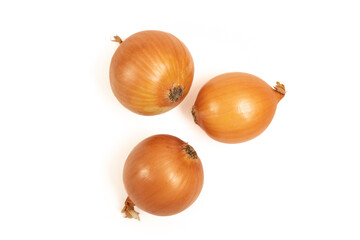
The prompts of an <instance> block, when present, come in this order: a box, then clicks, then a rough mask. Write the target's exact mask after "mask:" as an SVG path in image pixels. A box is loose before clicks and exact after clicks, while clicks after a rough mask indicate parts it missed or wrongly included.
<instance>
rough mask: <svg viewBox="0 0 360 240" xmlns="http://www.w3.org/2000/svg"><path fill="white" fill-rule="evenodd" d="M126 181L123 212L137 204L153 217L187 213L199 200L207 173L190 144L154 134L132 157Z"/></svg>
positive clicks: (131, 154)
mask: <svg viewBox="0 0 360 240" xmlns="http://www.w3.org/2000/svg"><path fill="white" fill-rule="evenodd" d="M123 182H124V186H125V189H126V192H127V194H128V196H129V197H128V199H127V201H126V202H125V207H124V210H123V212H125V213H126V210H127V209H126V208H127V207H128V208H132V209H133V206H134V205H135V206H137V207H138V208H140V209H142V210H144V211H145V212H148V213H151V214H154V215H158V216H169V215H173V214H177V213H179V212H181V211H183V210H185V209H186V208H188V207H189V206H190V205H191V204H192V203H193V202H194V201H195V200H196V199H197V197H198V196H199V194H200V192H201V189H202V186H203V183H204V172H203V167H202V164H201V161H200V158H199V157H198V156H197V154H196V152H195V150H194V149H193V148H192V147H191V146H190V145H188V144H187V143H185V142H183V141H182V140H181V139H179V138H177V137H174V136H171V135H154V136H151V137H149V138H147V139H145V140H143V141H142V142H140V143H139V144H138V145H137V146H136V147H135V148H134V149H133V150H132V151H131V153H130V154H129V156H128V158H127V160H126V162H125V166H124V170H123ZM126 205H128V206H126ZM131 205H132V206H131ZM130 210H131V209H130ZM127 216H128V217H131V215H130V214H127Z"/></svg>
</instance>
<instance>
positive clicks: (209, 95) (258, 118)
mask: <svg viewBox="0 0 360 240" xmlns="http://www.w3.org/2000/svg"><path fill="white" fill-rule="evenodd" d="M284 95H285V86H284V85H283V84H280V83H279V82H277V85H276V86H275V87H274V89H273V88H272V87H271V86H269V85H268V84H267V83H266V82H264V81H263V80H262V79H260V78H258V77H256V76H254V75H251V74H248V73H239V72H233V73H225V74H221V75H219V76H216V77H215V78H213V79H211V80H210V81H208V82H207V83H206V84H205V85H204V86H203V87H202V88H201V90H200V92H199V94H198V96H197V99H196V101H195V104H194V106H193V108H192V114H193V117H194V121H195V123H197V124H198V125H199V126H200V127H201V128H202V129H203V130H204V131H205V132H206V133H207V134H208V135H209V136H210V137H211V138H213V139H215V140H217V141H220V142H224V143H240V142H245V141H248V140H250V139H252V138H255V137H256V136H258V135H259V134H261V133H262V132H263V131H264V130H265V129H266V128H267V127H268V126H269V124H270V122H271V120H272V119H273V117H274V114H275V111H276V107H277V104H278V102H279V101H280V100H281V99H282V98H283V97H284Z"/></svg>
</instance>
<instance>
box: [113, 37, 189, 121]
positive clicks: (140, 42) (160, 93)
mask: <svg viewBox="0 0 360 240" xmlns="http://www.w3.org/2000/svg"><path fill="white" fill-rule="evenodd" d="M115 41H116V42H119V43H120V46H119V47H118V48H117V50H116V52H115V53H114V55H113V57H112V60H111V64H110V84H111V88H112V91H113V93H114V95H115V96H116V98H117V99H118V100H119V102H120V103H121V104H122V105H124V106H125V107H126V108H128V109H129V110H131V111H133V112H135V113H138V114H141V115H156V114H160V113H164V112H166V111H169V110H170V109H172V108H174V107H175V106H177V105H178V104H179V103H180V102H181V101H182V100H183V99H184V97H185V96H186V95H187V93H188V92H189V90H190V87H191V84H192V80H193V77H194V63H193V60H192V57H191V54H190V52H189V51H188V49H187V48H186V46H185V45H184V44H183V43H182V42H181V41H180V40H179V39H177V38H176V37H175V36H173V35H171V34H170V33H166V32H161V31H142V32H138V33H135V34H133V35H132V36H130V37H129V38H127V39H126V40H125V41H124V42H123V41H122V40H121V38H120V37H118V36H115Z"/></svg>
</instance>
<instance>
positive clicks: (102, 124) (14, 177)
mask: <svg viewBox="0 0 360 240" xmlns="http://www.w3.org/2000/svg"><path fill="white" fill-rule="evenodd" d="M356 2H357V1H203V2H201V1H196V2H195V1H154V0H153V1H133V0H127V1H121V0H117V1H98V2H97V3H94V2H92V1H83V2H80V1H58V2H55V1H2V2H1V3H0V24H1V28H0V34H1V38H0V43H1V44H0V81H1V84H0V123H1V124H0V239H6V240H7V239H195V238H199V239H200V238H201V239H209V238H210V237H214V238H216V239H276V240H280V239H287V240H288V239H316V240H318V239H327V240H328V239H347V240H350V239H357V240H358V239H360V174H359V173H360V154H359V134H360V129H359V121H360V117H359V103H360V97H359V92H358V91H359V87H360V83H359V82H360V72H359V67H360V35H359V22H360V14H359V7H358V6H357V5H356ZM148 29H156V30H163V31H167V32H170V33H172V34H174V35H175V36H177V37H178V38H179V39H181V40H182V41H183V42H184V43H185V44H186V45H187V47H188V48H189V50H190V52H191V53H192V56H193V59H194V62H195V77H194V83H193V86H192V88H191V90H190V93H189V94H188V96H187V98H186V99H185V100H184V101H183V102H182V104H181V105H179V106H178V107H177V108H175V109H173V110H172V111H170V112H168V113H165V114H162V115H159V116H154V117H144V116H139V115H136V114H134V113H132V112H130V111H128V110H126V109H125V108H124V107H123V106H122V105H121V104H120V103H118V102H117V100H116V99H115V97H114V96H113V94H112V92H111V89H110V85H109V79H108V69H109V64H110V60H111V57H112V54H113V53H114V51H115V50H116V48H117V46H118V45H117V44H116V43H114V42H111V41H110V39H111V37H112V36H113V35H115V34H118V35H120V36H121V37H122V38H124V39H126V38H127V37H128V36H130V35H131V34H133V33H135V32H138V31H141V30H148ZM230 71H242V72H248V73H252V74H255V75H257V76H259V77H261V78H262V79H264V80H265V81H266V82H267V83H269V84H270V85H274V84H275V82H276V81H280V82H281V83H284V84H285V86H286V87H287V91H288V92H287V95H286V96H285V97H284V98H283V100H282V101H281V102H280V103H279V105H278V109H277V112H276V115H275V117H274V119H273V122H272V123H271V125H270V126H269V128H268V129H267V130H266V131H265V132H264V133H263V134H262V135H260V136H259V137H257V138H256V139H254V140H252V141H249V142H246V143H242V144H235V145H227V144H222V143H219V142H215V141H214V140H212V139H210V138H209V137H208V136H207V135H206V134H205V133H204V132H203V131H202V130H201V129H200V128H199V127H198V126H197V125H195V124H194V123H193V121H192V117H191V114H190V109H191V106H192V104H193V102H194V101H195V98H196V95H197V93H198V91H199V89H200V87H201V86H202V85H203V84H204V83H205V82H206V81H207V80H209V79H210V78H211V77H214V76H216V75H218V74H221V73H225V72H230ZM159 133H167V134H172V135H175V136H177V137H179V138H181V139H183V140H184V141H187V142H189V143H190V144H191V145H192V146H193V147H194V148H195V149H196V150H197V152H198V155H199V156H200V158H201V160H202V163H203V166H204V171H205V183H204V187H203V190H202V192H201V194H200V196H199V198H198V200H197V201H196V202H195V203H194V204H193V205H192V206H191V207H190V208H188V209H187V210H186V211H184V212H182V213H180V214H178V215H175V216H171V217H157V216H152V215H150V214H147V213H145V212H143V211H141V210H140V214H141V221H140V222H138V221H136V220H131V219H125V218H123V216H122V214H121V213H120V210H121V208H122V204H123V201H124V200H125V198H126V193H125V192H124V188H123V185H122V167H123V164H124V161H125V160H126V157H127V155H128V154H129V152H130V151H131V149H132V148H133V147H134V146H135V145H136V144H137V143H138V142H140V141H141V140H142V139H144V138H146V137H149V136H151V135H153V134H159Z"/></svg>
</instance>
